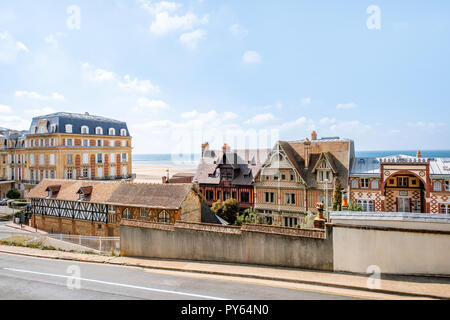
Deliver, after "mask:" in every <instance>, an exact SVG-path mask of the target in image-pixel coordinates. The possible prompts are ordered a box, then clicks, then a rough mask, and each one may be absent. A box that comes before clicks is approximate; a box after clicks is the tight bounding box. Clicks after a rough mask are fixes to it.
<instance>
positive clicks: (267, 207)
mask: <svg viewBox="0 0 450 320" xmlns="http://www.w3.org/2000/svg"><path fill="white" fill-rule="evenodd" d="M353 158H354V143H353V141H352V140H348V139H340V138H338V137H332V138H321V139H318V138H317V134H316V132H313V133H312V135H311V140H309V139H308V138H306V139H305V140H301V141H290V142H287V141H279V142H277V143H276V145H275V146H274V148H273V150H272V151H271V153H270V155H269V156H268V158H267V160H266V161H265V162H264V163H263V164H262V167H261V170H260V171H259V172H258V174H257V175H256V177H255V179H254V182H253V185H254V190H255V191H254V192H255V205H254V207H255V210H256V211H257V212H258V213H259V214H260V216H261V217H262V219H263V221H264V222H265V223H267V224H277V225H282V226H287V227H295V226H296V225H297V224H299V223H300V222H301V221H302V220H303V218H304V217H305V215H306V214H307V213H308V212H314V213H316V212H317V210H316V204H317V203H318V202H323V203H325V202H326V201H327V200H328V207H331V204H332V192H333V188H334V184H335V183H336V181H339V182H340V184H341V186H342V187H343V188H344V190H345V189H347V187H348V175H349V167H350V163H351V161H352V159H353ZM327 194H328V196H327Z"/></svg>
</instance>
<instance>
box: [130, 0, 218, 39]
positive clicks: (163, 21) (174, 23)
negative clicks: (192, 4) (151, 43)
mask: <svg viewBox="0 0 450 320" xmlns="http://www.w3.org/2000/svg"><path fill="white" fill-rule="evenodd" d="M138 2H139V4H140V6H141V8H143V9H144V10H146V11H147V12H148V13H149V14H150V16H151V17H152V18H153V21H152V23H151V25H150V32H152V33H154V34H156V35H159V36H162V35H165V34H167V33H169V32H173V31H187V30H192V29H193V28H194V27H196V26H198V25H204V24H207V23H208V20H209V16H208V15H204V16H203V17H199V16H197V15H196V14H195V13H192V12H190V11H189V12H187V13H185V14H184V15H183V14H182V15H178V14H176V12H177V11H179V10H180V9H181V7H182V4H179V3H175V2H169V1H160V2H157V3H152V2H150V1H147V0H139V1H138Z"/></svg>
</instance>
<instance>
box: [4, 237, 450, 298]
mask: <svg viewBox="0 0 450 320" xmlns="http://www.w3.org/2000/svg"><path fill="white" fill-rule="evenodd" d="M0 252H3V253H11V254H20V255H26V256H34V257H42V258H50V259H63V260H75V261H84V262H95V263H109V264H113V265H123V266H134V267H143V268H150V269H159V270H170V271H182V272H193V273H203V274H212V275H222V276H232V277H245V278H254V279H263V280H275V281H285V282H291V283H302V284H309V285H320V286H328V287H335V288H343V289H354V290H364V291H370V292H379V293H387V294H396V295H405V298H407V297H408V296H409V297H428V298H437V299H450V278H438V277H419V276H417V277H416V276H390V277H389V278H385V277H383V278H385V279H382V280H381V285H380V289H368V288H367V279H368V278H367V277H366V276H363V275H351V274H342V273H334V272H323V271H309V270H297V269H287V268H279V267H264V266H249V265H236V264H224V263H208V262H194V261H178V260H177V261H174V260H155V259H144V258H131V257H112V256H103V255H94V254H82V253H71V252H62V251H45V250H39V249H32V248H25V247H10V246H3V245H0Z"/></svg>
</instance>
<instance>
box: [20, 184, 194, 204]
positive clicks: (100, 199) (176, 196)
mask: <svg viewBox="0 0 450 320" xmlns="http://www.w3.org/2000/svg"><path fill="white" fill-rule="evenodd" d="M56 185H60V186H61V188H60V190H59V192H58V194H57V195H56V196H55V197H53V199H59V200H67V201H78V199H79V194H78V191H79V190H80V189H87V188H89V187H91V188H92V192H91V196H90V202H93V203H101V204H110V205H125V206H133V207H146V208H160V209H179V208H180V207H181V204H182V203H183V201H184V199H185V198H186V196H187V195H188V193H189V191H190V190H191V189H192V185H191V184H148V183H129V182H108V181H88V180H51V179H45V180H42V181H41V182H40V183H39V184H38V185H37V186H36V187H34V188H33V189H32V190H31V191H30V192H29V193H28V198H47V196H48V192H46V190H47V188H48V187H50V186H52V187H54V186H56Z"/></svg>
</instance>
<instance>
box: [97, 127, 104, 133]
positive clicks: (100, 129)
mask: <svg viewBox="0 0 450 320" xmlns="http://www.w3.org/2000/svg"><path fill="white" fill-rule="evenodd" d="M95 134H103V129H102V127H97V128H95Z"/></svg>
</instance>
